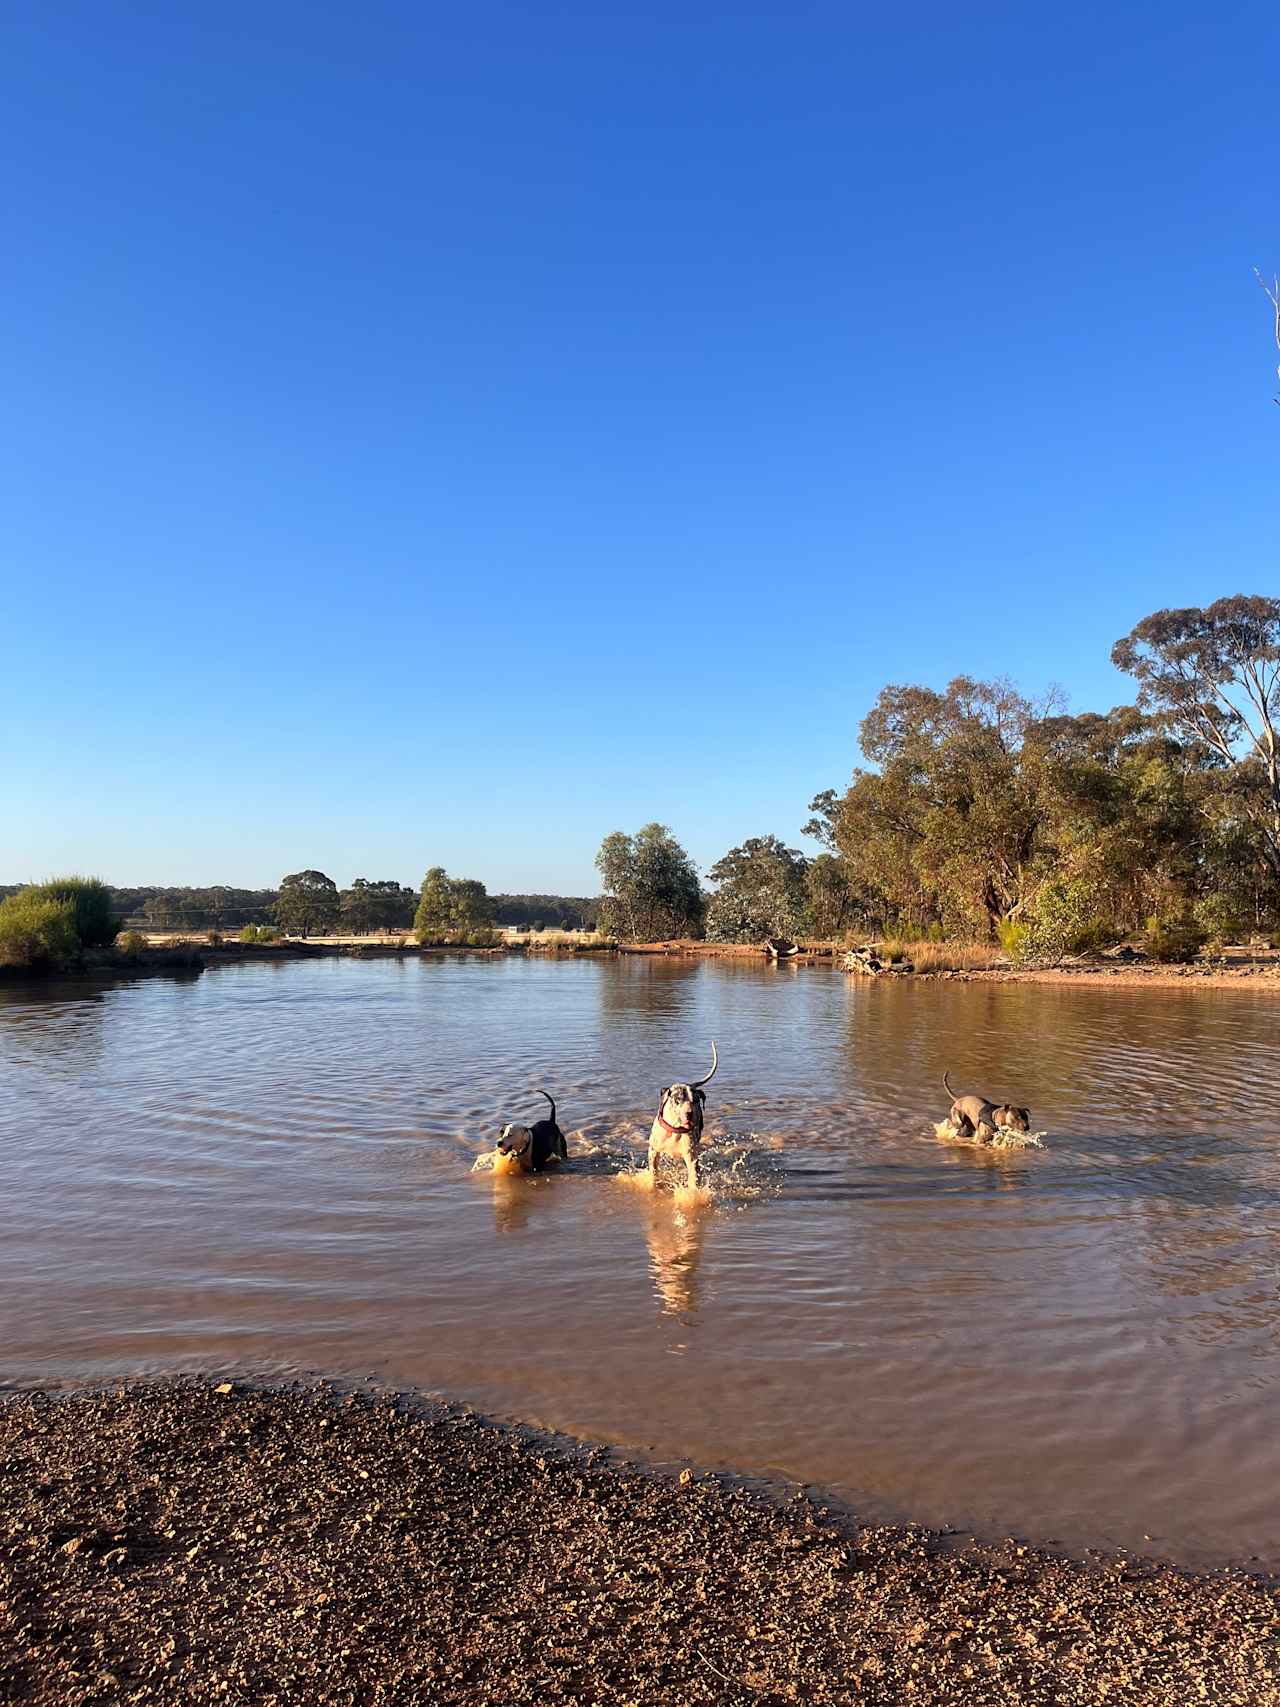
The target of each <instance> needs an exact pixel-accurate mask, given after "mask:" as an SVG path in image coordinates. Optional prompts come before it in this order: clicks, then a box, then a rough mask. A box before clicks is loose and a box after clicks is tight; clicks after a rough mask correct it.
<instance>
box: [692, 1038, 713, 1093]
mask: <svg viewBox="0 0 1280 1707" xmlns="http://www.w3.org/2000/svg"><path fill="white" fill-rule="evenodd" d="M719 1065H720V1057H719V1056H718V1055H717V1054H716V1040H715V1038H714V1037H713V1038H712V1039H711V1071H710V1072H709V1073H708V1074H707V1076H706V1078H705V1079H695V1080H694V1081H693V1083H692V1084H691V1085H690V1086H689V1089H690V1090H696V1089H697V1087H698V1086H699V1085H709V1084H710V1083H711V1081H712V1079H714V1078H715V1076H716V1068H717V1067H718V1066H719Z"/></svg>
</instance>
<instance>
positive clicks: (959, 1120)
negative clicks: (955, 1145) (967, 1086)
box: [942, 1073, 1031, 1142]
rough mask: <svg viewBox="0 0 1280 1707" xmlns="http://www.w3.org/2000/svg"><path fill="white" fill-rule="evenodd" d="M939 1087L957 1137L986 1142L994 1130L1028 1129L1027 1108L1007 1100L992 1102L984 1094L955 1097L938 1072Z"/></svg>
mask: <svg viewBox="0 0 1280 1707" xmlns="http://www.w3.org/2000/svg"><path fill="white" fill-rule="evenodd" d="M942 1084H943V1088H944V1090H945V1091H946V1093H947V1095H948V1096H949V1097H950V1098H951V1112H950V1114H949V1115H948V1117H947V1118H948V1119H949V1120H950V1122H951V1124H952V1125H953V1126H954V1127H955V1128H956V1135H957V1137H960V1138H979V1139H981V1138H983V1137H984V1134H985V1138H986V1141H988V1142H989V1141H990V1140H991V1139H992V1138H994V1137H995V1135H996V1134H997V1133H998V1132H1030V1130H1031V1110H1030V1109H1029V1108H1018V1107H1016V1106H1015V1105H1014V1104H1013V1103H1011V1102H1001V1103H995V1102H991V1101H989V1100H988V1099H987V1098H986V1097H980V1096H974V1095H968V1096H957V1095H956V1093H955V1091H953V1090H952V1089H951V1080H950V1078H949V1077H948V1075H947V1074H946V1073H944V1074H943V1075H942Z"/></svg>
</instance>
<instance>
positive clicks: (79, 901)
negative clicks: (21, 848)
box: [34, 877, 120, 948]
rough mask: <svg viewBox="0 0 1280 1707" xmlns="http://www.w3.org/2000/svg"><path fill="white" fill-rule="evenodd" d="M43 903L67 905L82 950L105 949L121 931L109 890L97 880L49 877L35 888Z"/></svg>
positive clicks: (90, 878)
mask: <svg viewBox="0 0 1280 1707" xmlns="http://www.w3.org/2000/svg"><path fill="white" fill-rule="evenodd" d="M34 892H35V893H36V894H37V895H38V896H40V898H41V899H42V900H45V901H57V902H69V903H70V905H71V908H72V913H73V916H74V918H75V932H76V936H77V938H78V940H79V943H80V946H81V947H82V948H108V947H109V946H110V945H111V944H112V943H113V942H114V941H115V938H116V932H117V931H118V930H119V929H120V920H119V919H118V918H117V916H116V911H115V908H114V906H113V905H112V901H111V891H110V890H109V889H108V888H107V886H106V884H105V883H102V882H100V881H99V880H98V878H96V877H52V878H50V879H49V881H48V882H47V883H37V884H35V885H34Z"/></svg>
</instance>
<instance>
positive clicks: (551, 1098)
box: [538, 1091, 556, 1125]
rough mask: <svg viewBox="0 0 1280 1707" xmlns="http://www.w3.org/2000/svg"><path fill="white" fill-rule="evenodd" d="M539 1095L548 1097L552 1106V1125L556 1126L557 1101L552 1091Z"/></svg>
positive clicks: (539, 1093)
mask: <svg viewBox="0 0 1280 1707" xmlns="http://www.w3.org/2000/svg"><path fill="white" fill-rule="evenodd" d="M538 1095H539V1096H540V1097H546V1099H547V1101H548V1102H549V1103H550V1104H551V1122H552V1125H554V1124H555V1118H556V1099H555V1098H554V1097H553V1096H552V1095H551V1093H550V1091H539V1092H538Z"/></svg>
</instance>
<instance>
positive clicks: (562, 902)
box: [491, 895, 600, 931]
mask: <svg viewBox="0 0 1280 1707" xmlns="http://www.w3.org/2000/svg"><path fill="white" fill-rule="evenodd" d="M491 899H492V901H493V917H494V923H495V924H499V925H517V926H524V927H527V926H529V925H532V926H533V928H534V930H561V931H592V930H594V929H595V928H596V925H597V924H598V923H599V919H600V901H599V900H598V899H593V898H591V897H590V896H586V895H494V896H492V897H491Z"/></svg>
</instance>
